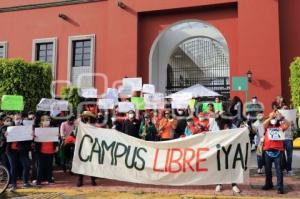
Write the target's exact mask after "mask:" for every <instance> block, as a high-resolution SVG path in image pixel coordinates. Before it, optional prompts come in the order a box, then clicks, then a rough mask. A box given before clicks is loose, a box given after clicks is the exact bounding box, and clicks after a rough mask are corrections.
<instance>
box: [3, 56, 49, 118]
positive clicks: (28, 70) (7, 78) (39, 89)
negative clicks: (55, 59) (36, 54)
mask: <svg viewBox="0 0 300 199" xmlns="http://www.w3.org/2000/svg"><path fill="white" fill-rule="evenodd" d="M51 82H52V71H51V65H49V64H47V63H42V62H34V63H28V62H25V61H24V60H22V59H0V97H2V96H3V95H22V96H23V97H24V111H25V112H27V111H35V110H36V105H37V104H38V103H39V101H40V99H41V98H50V97H51V93H50V85H51Z"/></svg>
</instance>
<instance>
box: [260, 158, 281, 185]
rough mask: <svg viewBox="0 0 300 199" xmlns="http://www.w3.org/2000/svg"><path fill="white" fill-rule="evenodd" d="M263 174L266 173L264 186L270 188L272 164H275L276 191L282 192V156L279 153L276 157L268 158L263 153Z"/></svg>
mask: <svg viewBox="0 0 300 199" xmlns="http://www.w3.org/2000/svg"><path fill="white" fill-rule="evenodd" d="M264 158H265V173H266V182H265V186H267V187H272V186H273V182H272V163H273V162H274V164H275V170H276V177H277V189H278V190H283V172H282V168H281V159H282V154H281V153H280V154H279V155H278V156H277V157H270V156H269V155H268V154H267V153H265V157H264Z"/></svg>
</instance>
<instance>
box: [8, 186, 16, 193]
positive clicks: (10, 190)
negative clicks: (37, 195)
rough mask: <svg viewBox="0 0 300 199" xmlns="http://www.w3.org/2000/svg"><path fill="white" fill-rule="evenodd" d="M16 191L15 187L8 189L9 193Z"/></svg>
mask: <svg viewBox="0 0 300 199" xmlns="http://www.w3.org/2000/svg"><path fill="white" fill-rule="evenodd" d="M16 189H17V187H15V186H12V187H11V188H10V189H9V192H13V193H14V192H16Z"/></svg>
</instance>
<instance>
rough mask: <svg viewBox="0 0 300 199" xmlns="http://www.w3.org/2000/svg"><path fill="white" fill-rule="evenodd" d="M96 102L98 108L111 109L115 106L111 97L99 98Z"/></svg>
mask: <svg viewBox="0 0 300 199" xmlns="http://www.w3.org/2000/svg"><path fill="white" fill-rule="evenodd" d="M97 104H98V108H99V109H113V108H114V106H115V102H114V100H113V99H99V100H98V103H97Z"/></svg>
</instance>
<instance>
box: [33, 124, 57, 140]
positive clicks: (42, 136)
mask: <svg viewBox="0 0 300 199" xmlns="http://www.w3.org/2000/svg"><path fill="white" fill-rule="evenodd" d="M34 135H35V138H34V141H35V142H58V135H59V130H58V128H56V127H54V128H51V127H50V128H36V129H35V132H34Z"/></svg>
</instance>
